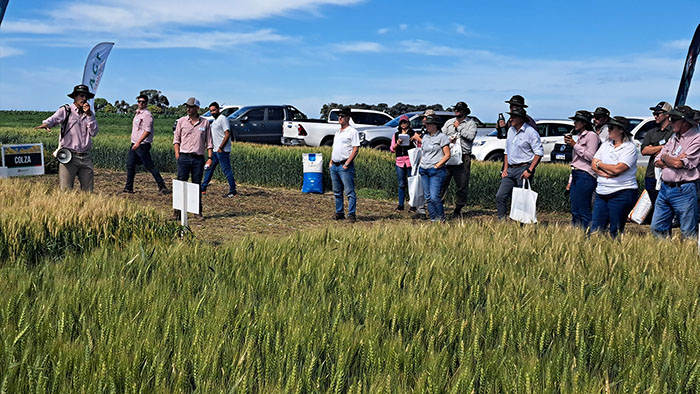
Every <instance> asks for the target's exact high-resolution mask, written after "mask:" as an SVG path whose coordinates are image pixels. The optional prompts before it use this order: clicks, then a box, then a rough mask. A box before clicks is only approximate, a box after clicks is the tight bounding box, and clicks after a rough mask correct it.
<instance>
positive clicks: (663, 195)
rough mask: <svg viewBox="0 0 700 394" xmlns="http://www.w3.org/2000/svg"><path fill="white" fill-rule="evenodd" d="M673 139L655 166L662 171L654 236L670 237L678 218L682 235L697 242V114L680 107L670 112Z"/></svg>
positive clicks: (699, 140)
mask: <svg viewBox="0 0 700 394" xmlns="http://www.w3.org/2000/svg"><path fill="white" fill-rule="evenodd" d="M669 116H670V118H671V123H672V125H673V133H674V135H673V136H672V137H671V138H670V140H669V141H668V142H667V143H666V144H665V145H664V146H663V148H661V151H660V152H659V153H658V155H657V156H656V160H655V161H654V164H655V165H656V166H657V167H659V168H661V169H662V170H661V181H662V184H661V190H659V195H658V197H657V198H656V209H655V211H654V217H653V218H652V220H651V232H652V234H654V235H656V236H659V237H664V236H668V235H670V234H671V222H672V220H673V217H674V216H678V219H679V221H680V225H681V234H682V235H683V237H686V238H695V237H696V236H697V233H698V191H697V184H696V183H697V182H698V180H699V179H700V171H699V170H698V165H699V164H700V131H698V119H697V118H696V113H695V111H694V110H693V109H692V108H690V107H688V106H686V105H681V106H678V107H676V108H674V109H672V110H671V111H669Z"/></svg>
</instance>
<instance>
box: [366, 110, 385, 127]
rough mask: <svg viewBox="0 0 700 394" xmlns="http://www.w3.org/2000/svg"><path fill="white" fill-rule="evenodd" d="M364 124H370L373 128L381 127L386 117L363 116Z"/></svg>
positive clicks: (377, 115) (370, 114)
mask: <svg viewBox="0 0 700 394" xmlns="http://www.w3.org/2000/svg"><path fill="white" fill-rule="evenodd" d="M364 123H365V124H371V125H373V126H381V125H383V124H384V123H386V116H384V115H381V114H372V113H369V114H365V122H364Z"/></svg>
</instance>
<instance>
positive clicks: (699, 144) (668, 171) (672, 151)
mask: <svg viewBox="0 0 700 394" xmlns="http://www.w3.org/2000/svg"><path fill="white" fill-rule="evenodd" d="M683 153H685V154H686V155H687V156H688V157H685V158H683V159H681V161H682V162H683V168H670V167H666V168H664V169H663V170H661V180H662V181H666V182H681V181H694V180H696V179H698V178H700V171H698V164H700V131H699V130H698V128H697V127H694V128H692V129H690V130H688V131H686V132H685V133H683V134H682V135H681V136H680V138H679V137H678V134H675V133H674V134H673V137H671V139H670V140H669V141H668V142H667V143H666V145H664V147H663V148H662V149H661V152H659V154H658V155H656V161H655V163H660V162H661V156H663V155H669V156H671V157H676V156H678V155H681V154H683Z"/></svg>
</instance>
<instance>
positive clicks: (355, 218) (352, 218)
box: [348, 213, 357, 223]
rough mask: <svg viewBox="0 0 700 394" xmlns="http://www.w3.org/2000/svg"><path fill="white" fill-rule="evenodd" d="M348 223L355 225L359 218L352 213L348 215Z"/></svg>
mask: <svg viewBox="0 0 700 394" xmlns="http://www.w3.org/2000/svg"><path fill="white" fill-rule="evenodd" d="M348 221H349V222H350V223H355V222H356V221H357V217H356V216H355V214H354V213H351V214H349V215H348Z"/></svg>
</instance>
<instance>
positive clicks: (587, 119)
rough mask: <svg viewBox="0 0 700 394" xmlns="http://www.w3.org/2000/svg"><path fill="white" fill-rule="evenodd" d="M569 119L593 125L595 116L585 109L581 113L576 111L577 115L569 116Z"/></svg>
mask: <svg viewBox="0 0 700 394" xmlns="http://www.w3.org/2000/svg"><path fill="white" fill-rule="evenodd" d="M569 119H571V120H580V121H582V122H584V123H588V124H592V121H591V119H593V114H592V113H591V112H590V111H586V110H585V109H582V110H580V111H576V115H574V116H569Z"/></svg>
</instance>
